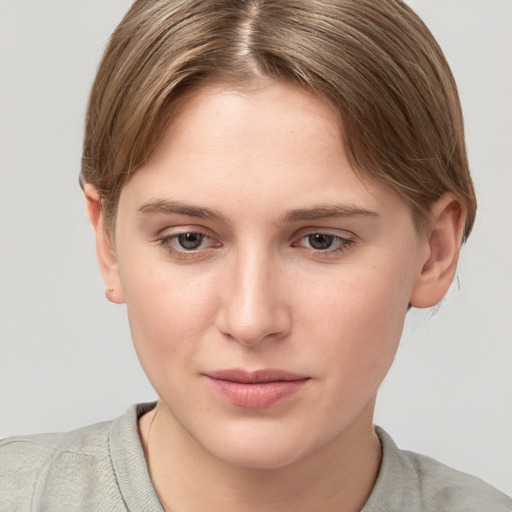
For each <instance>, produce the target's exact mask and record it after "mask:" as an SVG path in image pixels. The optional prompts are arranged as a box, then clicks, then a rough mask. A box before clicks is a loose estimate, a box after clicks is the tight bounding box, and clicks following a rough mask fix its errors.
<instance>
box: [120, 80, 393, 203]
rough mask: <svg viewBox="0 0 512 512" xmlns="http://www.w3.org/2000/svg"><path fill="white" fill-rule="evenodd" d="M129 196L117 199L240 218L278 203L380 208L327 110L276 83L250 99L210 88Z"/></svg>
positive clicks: (191, 101) (245, 93)
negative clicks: (227, 212)
mask: <svg viewBox="0 0 512 512" xmlns="http://www.w3.org/2000/svg"><path fill="white" fill-rule="evenodd" d="M125 189H126V190H123V192H122V194H121V197H123V195H124V196H126V195H127V192H130V195H131V197H132V198H133V199H134V200H135V201H136V202H137V203H138V204H139V206H140V204H142V203H144V202H148V201H150V200H157V199H159V198H164V199H165V198H166V197H164V196H169V198H171V199H172V200H178V201H185V200H186V201H190V200H191V199H192V200H193V201H195V202H196V203H197V204H198V205H211V206H212V207H214V208H215V209H217V210H219V209H226V208H229V207H232V208H233V209H237V210H238V211H239V212H240V211H242V210H243V209H248V208H251V209H253V210H254V209H255V208H260V207H261V205H267V206H266V207H267V208H268V206H269V205H271V206H272V208H274V209H275V208H276V207H277V206H278V205H279V204H281V203H283V205H284V203H286V207H287V208H288V209H294V208H301V207H303V206H304V204H305V203H310V204H312V203H316V204H322V203H344V204H350V205H357V206H358V207H361V208H366V209H371V210H375V209H376V208H378V207H382V205H381V206H379V205H378V203H380V202H382V201H383V199H384V196H383V194H382V193H381V192H382V191H381V188H380V187H376V186H374V185H370V184H369V183H365V182H363V181H362V180H361V179H360V177H359V176H358V175H357V174H356V173H355V172H354V170H353V168H352V167H351V165H350V163H349V161H348V158H347V155H346V152H345V149H344V145H343V137H342V128H341V123H340V120H339V116H338V115H337V113H336V111H335V109H334V108H333V107H332V106H331V105H330V104H329V102H327V101H326V100H324V99H322V98H321V97H319V96H316V95H314V94H313V93H311V92H309V91H305V90H304V89H301V88H299V87H297V86H294V85H291V84H283V83H276V82H267V83H265V84H264V85H262V86H261V87H255V88H251V89H249V90H240V89H234V88H232V87H227V86H222V85H209V86H205V87H202V88H199V89H197V90H195V91H194V92H193V93H192V94H188V95H187V97H185V98H184V99H183V101H182V102H181V104H180V108H179V110H178V111H177V112H176V113H175V115H174V116H173V118H172V121H171V122H170V123H169V125H168V127H167V129H166V130H165V132H164V134H163V136H162V138H161V140H160V142H159V144H158V145H157V147H156V149H155V151H154V152H153V154H152V155H151V157H150V159H149V160H148V162H147V163H146V164H145V165H144V166H143V167H142V168H141V169H139V170H138V171H137V172H136V173H135V175H134V176H133V177H132V178H131V180H130V181H129V182H128V184H127V185H125ZM385 196H386V198H387V195H385ZM228 198H229V200H230V201H229V202H228V201H227V199H228ZM237 199H238V201H237Z"/></svg>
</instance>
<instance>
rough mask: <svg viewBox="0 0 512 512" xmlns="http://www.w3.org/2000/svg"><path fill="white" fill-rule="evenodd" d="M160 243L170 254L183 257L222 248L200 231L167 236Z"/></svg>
mask: <svg viewBox="0 0 512 512" xmlns="http://www.w3.org/2000/svg"><path fill="white" fill-rule="evenodd" d="M158 243H159V245H160V246H161V247H163V248H164V249H166V250H167V251H169V252H170V253H174V254H175V255H176V256H180V255H181V256H183V257H184V256H185V255H187V254H189V255H190V256H192V255H194V254H195V253H201V252H204V251H207V250H208V249H212V248H215V247H220V246H221V244H220V243H218V242H216V241H215V240H214V239H213V238H211V237H209V236H208V235H205V234H204V233H200V232H198V231H185V232H183V233H175V234H172V235H167V236H164V237H162V238H160V239H159V240H158Z"/></svg>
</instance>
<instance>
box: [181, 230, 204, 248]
mask: <svg viewBox="0 0 512 512" xmlns="http://www.w3.org/2000/svg"><path fill="white" fill-rule="evenodd" d="M203 238H204V235H201V233H183V234H181V235H179V236H178V241H179V243H180V245H181V246H182V247H183V248H184V249H197V248H198V247H199V246H200V245H201V242H202V241H203Z"/></svg>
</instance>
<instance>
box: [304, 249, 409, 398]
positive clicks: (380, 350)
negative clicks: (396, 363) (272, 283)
mask: <svg viewBox="0 0 512 512" xmlns="http://www.w3.org/2000/svg"><path fill="white" fill-rule="evenodd" d="M360 263H361V262H360ZM403 263H404V264H403V265H401V264H397V263H396V262H394V261H393V260H392V259H390V258H388V259H386V258H381V260H380V261H379V262H378V263H374V264H373V263H372V264H367V265H363V264H360V265H358V266H357V268H355V266H354V268H349V267H348V266H347V268H346V269H345V270H344V271H343V272H341V273H339V274H338V275H333V276H331V278H330V279H329V278H326V280H325V281H324V282H323V283H319V282H318V281H316V282H315V283H313V282H311V283H309V286H306V289H307V291H308V293H307V294H306V293H305V290H303V292H301V293H298V292H297V293H296V296H301V297H302V299H301V303H302V305H301V309H302V311H303V317H302V318H303V319H306V318H307V323H308V327H305V326H304V329H307V330H308V331H309V333H310V335H309V337H308V338H309V339H311V338H312V337H314V338H315V340H316V341H315V351H314V355H313V357H321V358H322V364H324V365H326V372H329V371H332V374H335V375H337V376H338V378H340V379H343V380H344V381H347V382H348V381H350V382H359V383H360V385H361V386H363V387H368V388H372V389H375V390H376V387H377V386H378V384H380V382H381V380H382V379H383V378H384V376H385V374H386V373H387V371H388V369H389V367H390V365H391V363H392V361H393V358H394V355H395V352H396V349H397V347H398V343H399V340H400V337H401V333H402V329H403V323H404V320H405V314H406V312H407V306H408V301H409V293H410V288H411V278H410V272H409V266H408V264H407V260H404V262H403ZM313 285H314V286H313ZM305 321H306V320H305ZM299 322H300V321H299ZM306 343H307V341H306ZM333 367H334V370H332V368H333Z"/></svg>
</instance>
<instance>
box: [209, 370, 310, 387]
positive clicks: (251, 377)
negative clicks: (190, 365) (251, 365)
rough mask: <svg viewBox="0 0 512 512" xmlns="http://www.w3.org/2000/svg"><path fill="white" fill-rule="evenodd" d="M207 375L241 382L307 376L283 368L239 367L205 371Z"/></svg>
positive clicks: (284, 379) (301, 378)
mask: <svg viewBox="0 0 512 512" xmlns="http://www.w3.org/2000/svg"><path fill="white" fill-rule="evenodd" d="M205 375H206V376H207V377H210V378H212V379H218V380H228V381H231V382H242V383H247V384H254V383H259V382H275V381H292V380H304V379H307V378H308V377H307V376H306V375H300V374H297V373H292V372H288V371H285V370H276V369H264V370H253V371H248V370H243V369H241V368H232V369H229V370H215V371H211V372H207V373H205Z"/></svg>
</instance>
